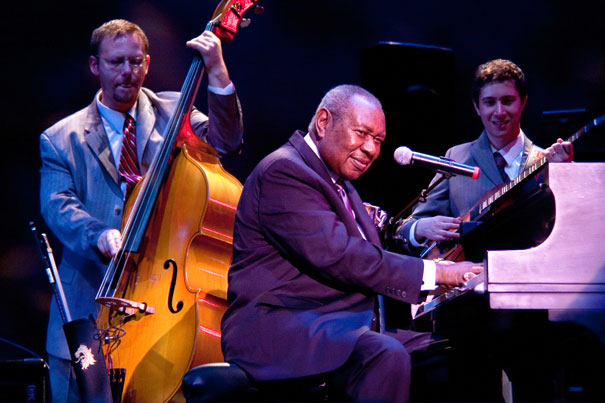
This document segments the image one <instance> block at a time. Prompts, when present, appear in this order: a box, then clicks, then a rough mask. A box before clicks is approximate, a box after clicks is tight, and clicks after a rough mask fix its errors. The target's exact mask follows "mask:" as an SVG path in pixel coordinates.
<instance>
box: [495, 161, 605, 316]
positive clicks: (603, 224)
mask: <svg viewBox="0 0 605 403" xmlns="http://www.w3.org/2000/svg"><path fill="white" fill-rule="evenodd" d="M546 174H547V175H548V186H549V188H550V190H551V191H552V193H553V195H554V199H555V221H554V226H553V228H552V231H551V232H550V234H549V236H548V238H547V239H546V240H544V242H542V243H540V244H539V245H537V246H535V247H531V248H529V249H521V250H488V251H487V258H486V262H487V267H486V278H487V291H488V292H489V298H490V306H491V307H492V308H494V309H605V163H571V164H565V163H550V164H548V170H547V173H546Z"/></svg>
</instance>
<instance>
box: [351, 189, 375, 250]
mask: <svg viewBox="0 0 605 403" xmlns="http://www.w3.org/2000/svg"><path fill="white" fill-rule="evenodd" d="M344 185H345V186H344V187H345V191H346V192H347V196H348V197H349V201H350V203H351V207H352V208H353V211H354V212H355V217H356V219H357V223H359V226H360V227H361V230H362V231H363V233H364V235H365V236H366V239H367V240H368V241H370V242H372V243H374V244H376V245H380V244H381V243H380V239H379V237H378V233H377V231H376V227H375V226H374V223H373V222H372V220H371V218H370V215H369V214H368V212H367V210H366V208H365V206H364V205H363V201H362V200H361V197H359V193H357V190H355V188H354V187H353V185H352V184H351V182H349V181H346V182H344Z"/></svg>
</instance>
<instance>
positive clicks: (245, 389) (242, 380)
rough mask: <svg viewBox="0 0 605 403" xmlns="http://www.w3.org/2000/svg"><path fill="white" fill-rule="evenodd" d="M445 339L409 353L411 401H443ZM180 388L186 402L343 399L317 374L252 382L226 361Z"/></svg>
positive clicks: (200, 370)
mask: <svg viewBox="0 0 605 403" xmlns="http://www.w3.org/2000/svg"><path fill="white" fill-rule="evenodd" d="M449 349H450V343H449V340H447V339H443V340H434V341H433V342H432V343H431V344H430V345H429V347H428V348H427V349H426V350H424V351H415V352H413V353H412V362H413V369H412V390H411V392H410V393H411V397H412V401H425V402H428V401H435V402H437V401H443V399H444V398H445V396H444V394H443V393H444V391H445V390H447V388H445V387H444V385H446V384H447V382H448V357H449V355H448V353H449ZM182 390H183V394H184V396H185V399H186V401H187V402H188V403H198V402H267V401H282V402H283V401H301V402H302V401H304V402H319V401H324V402H325V401H330V400H331V399H334V400H335V401H343V400H344V397H343V396H334V395H333V396H330V394H329V393H328V387H327V386H326V385H325V383H323V382H322V380H321V378H319V377H309V378H304V379H293V380H290V379H287V380H280V381H265V382H256V381H254V380H253V379H251V378H250V377H249V376H248V374H246V372H244V370H242V369H241V368H240V367H238V366H237V365H235V364H232V363H228V362H220V363H211V364H204V365H200V366H198V367H195V368H192V369H190V370H189V371H188V372H187V373H186V374H185V376H184V377H183V383H182Z"/></svg>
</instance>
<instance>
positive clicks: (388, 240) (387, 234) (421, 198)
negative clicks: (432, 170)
mask: <svg viewBox="0 0 605 403" xmlns="http://www.w3.org/2000/svg"><path fill="white" fill-rule="evenodd" d="M438 173H440V174H441V176H440V177H439V178H438V179H437V180H435V181H433V182H431V183H430V184H429V186H428V187H427V188H426V189H422V191H420V194H419V195H418V196H416V197H415V198H414V199H413V200H412V201H411V202H410V203H408V205H407V206H405V207H404V208H403V209H402V210H401V211H400V212H399V213H397V215H395V216H393V217H391V218H390V219H389V222H388V223H387V224H386V225H385V226H384V231H383V238H384V241H385V244H386V245H387V247H388V246H389V244H392V242H393V241H394V240H398V239H400V238H399V236H398V235H396V234H393V233H392V227H393V226H395V225H397V222H398V221H399V219H400V218H401V217H403V216H404V215H406V214H409V213H410V212H411V209H412V207H414V206H415V205H416V203H418V202H420V203H425V202H426V198H427V196H428V194H429V192H430V191H431V190H433V189H434V188H435V187H436V186H437V185H439V184H440V183H441V182H443V181H444V180H445V179H449V178H451V177H452V176H454V175H453V174H452V173H450V172H444V171H438Z"/></svg>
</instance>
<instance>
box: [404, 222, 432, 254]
mask: <svg viewBox="0 0 605 403" xmlns="http://www.w3.org/2000/svg"><path fill="white" fill-rule="evenodd" d="M416 224H418V220H416V221H414V222H413V223H412V226H411V227H410V236H409V237H408V238H409V239H410V244H412V246H413V247H415V248H420V247H424V246H426V244H428V243H429V240H428V239H425V240H424V242H422V243H420V242H418V241H417V240H416V237H415V236H414V232H416Z"/></svg>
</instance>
